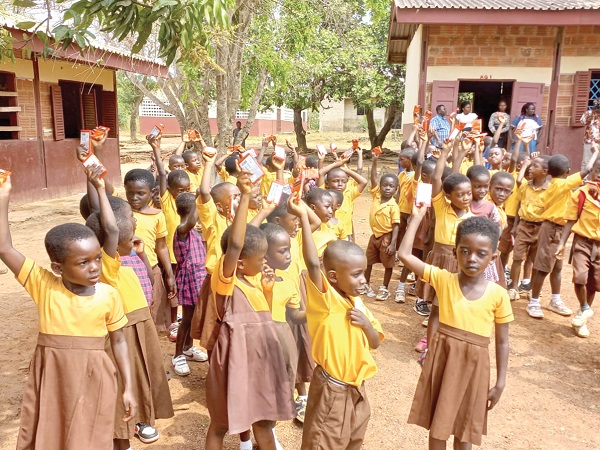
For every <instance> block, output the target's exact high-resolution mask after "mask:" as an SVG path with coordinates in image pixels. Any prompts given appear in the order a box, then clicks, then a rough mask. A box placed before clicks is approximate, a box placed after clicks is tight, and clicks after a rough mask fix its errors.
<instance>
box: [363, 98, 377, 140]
mask: <svg viewBox="0 0 600 450" xmlns="http://www.w3.org/2000/svg"><path fill="white" fill-rule="evenodd" d="M365 115H366V116H367V129H368V131H369V142H371V148H375V147H377V127H376V126H375V119H374V118H373V110H372V109H371V108H365Z"/></svg>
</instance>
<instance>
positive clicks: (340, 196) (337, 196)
mask: <svg viewBox="0 0 600 450" xmlns="http://www.w3.org/2000/svg"><path fill="white" fill-rule="evenodd" d="M327 192H329V193H330V194H331V197H332V198H333V199H334V200H335V201H336V202H337V204H338V207H340V206H342V203H344V193H343V192H342V191H337V190H335V189H327Z"/></svg>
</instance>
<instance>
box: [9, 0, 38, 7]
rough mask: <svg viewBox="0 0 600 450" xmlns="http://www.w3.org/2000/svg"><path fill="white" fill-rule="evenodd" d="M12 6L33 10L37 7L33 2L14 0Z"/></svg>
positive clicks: (31, 0)
mask: <svg viewBox="0 0 600 450" xmlns="http://www.w3.org/2000/svg"><path fill="white" fill-rule="evenodd" d="M13 5H14V6H18V7H20V8H33V7H34V6H37V5H36V3H35V2H34V1H33V0H14V1H13Z"/></svg>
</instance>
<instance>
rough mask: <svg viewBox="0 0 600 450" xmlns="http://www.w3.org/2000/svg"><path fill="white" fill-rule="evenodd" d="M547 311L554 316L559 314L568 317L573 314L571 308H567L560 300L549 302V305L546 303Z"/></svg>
mask: <svg viewBox="0 0 600 450" xmlns="http://www.w3.org/2000/svg"><path fill="white" fill-rule="evenodd" d="M548 309H549V310H550V311H552V312H555V313H556V314H560V315H561V316H570V315H571V314H573V311H571V308H568V307H567V305H565V304H564V302H563V301H562V300H550V303H548Z"/></svg>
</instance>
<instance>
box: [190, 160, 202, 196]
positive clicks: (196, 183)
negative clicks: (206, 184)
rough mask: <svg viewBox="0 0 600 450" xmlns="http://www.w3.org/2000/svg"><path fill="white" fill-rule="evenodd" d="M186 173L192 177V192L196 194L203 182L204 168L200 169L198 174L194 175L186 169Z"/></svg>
mask: <svg viewBox="0 0 600 450" xmlns="http://www.w3.org/2000/svg"><path fill="white" fill-rule="evenodd" d="M185 173H187V174H188V176H189V177H190V192H191V193H192V194H195V193H196V191H197V190H198V188H199V187H200V183H201V182H202V176H203V175H204V166H202V167H200V169H198V173H192V172H190V171H189V170H187V169H186V171H185Z"/></svg>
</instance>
